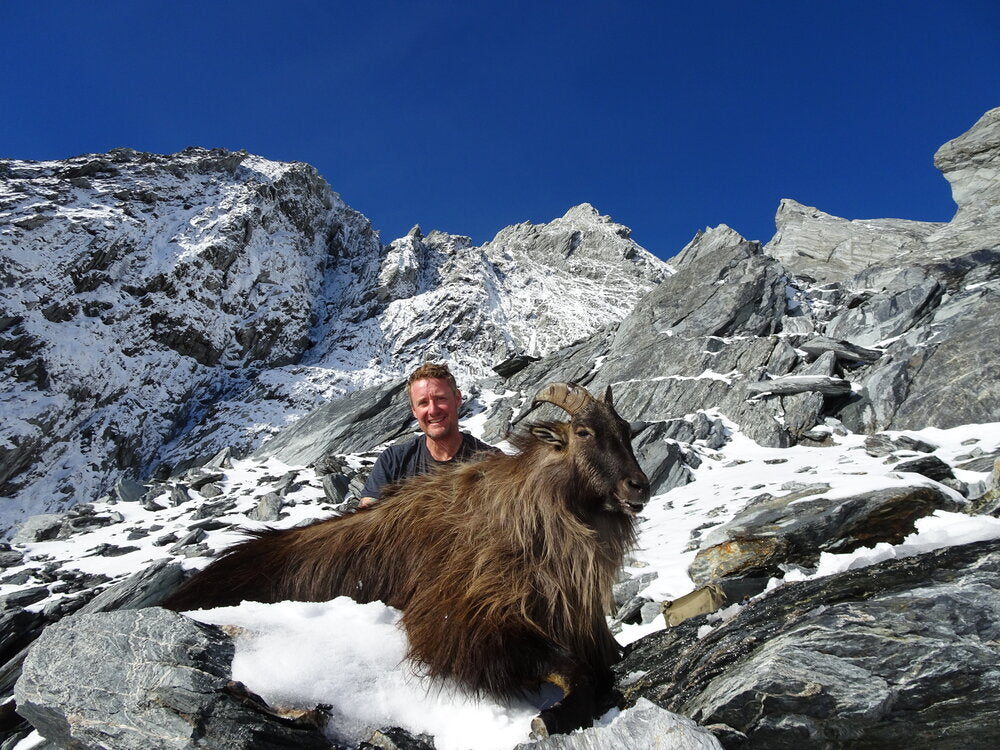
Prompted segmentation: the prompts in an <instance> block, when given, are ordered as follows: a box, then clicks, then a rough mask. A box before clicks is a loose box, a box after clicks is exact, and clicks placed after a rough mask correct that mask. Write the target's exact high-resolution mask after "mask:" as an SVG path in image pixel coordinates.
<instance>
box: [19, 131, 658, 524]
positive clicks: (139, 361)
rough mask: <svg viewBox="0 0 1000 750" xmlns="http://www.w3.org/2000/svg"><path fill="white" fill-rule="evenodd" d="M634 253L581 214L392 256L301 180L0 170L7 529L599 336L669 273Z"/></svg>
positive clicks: (99, 164)
mask: <svg viewBox="0 0 1000 750" xmlns="http://www.w3.org/2000/svg"><path fill="white" fill-rule="evenodd" d="M628 234H629V232H628V230H627V228H625V227H623V226H621V225H619V224H615V223H613V222H612V221H611V220H610V219H609V218H608V217H604V216H600V215H598V213H597V211H596V210H594V209H593V208H592V207H590V206H588V205H583V206H578V207H576V208H574V209H571V210H570V211H569V212H567V214H566V216H564V217H562V218H560V219H557V220H555V221H554V222H552V223H551V224H547V225H540V226H535V225H530V224H522V225H518V226H517V227H511V228H509V229H507V230H504V231H502V232H501V233H500V234H498V236H497V238H496V239H494V240H493V242H492V243H488V244H487V245H485V246H483V247H482V248H475V247H471V242H470V241H469V240H468V238H463V237H457V236H454V235H447V234H444V233H441V232H431V233H430V234H429V235H427V236H426V237H425V236H423V235H422V234H421V233H420V231H419V229H418V228H415V231H413V232H411V233H410V234H409V235H408V236H407V237H405V238H402V239H400V240H397V241H396V242H394V243H391V244H390V245H389V246H387V247H383V246H382V245H381V244H380V243H379V240H378V236H377V233H376V232H375V231H374V230H373V229H372V227H371V225H370V223H369V222H368V220H367V219H366V218H365V217H364V216H362V215H361V214H359V213H357V212H356V211H353V210H352V209H350V208H349V207H348V206H347V205H346V204H344V202H343V201H342V200H341V199H340V197H339V196H338V195H337V194H336V193H334V192H333V191H332V190H331V189H330V187H329V185H327V184H326V182H324V181H323V180H322V178H320V177H319V175H318V174H317V173H316V171H315V170H314V169H313V168H312V167H309V166H308V165H305V164H298V163H296V164H284V163H278V162H271V161H267V160H265V159H262V158H260V157H256V156H252V155H248V154H246V153H244V152H236V153H234V152H229V151H224V150H221V149H216V150H212V151H208V150H205V149H194V148H193V149H187V150H185V151H183V152H180V153H178V154H174V155H172V156H160V155H156V154H145V153H138V152H135V151H132V150H129V149H116V150H115V151H112V152H110V153H108V154H91V155H87V156H81V157H77V158H75V159H69V160H66V161H52V162H39V163H36V162H21V161H12V160H4V161H0V280H2V282H3V283H2V284H0V374H2V375H3V381H4V383H5V394H6V396H7V397H8V403H10V404H12V405H14V406H12V407H11V409H9V410H7V412H5V419H4V421H3V426H2V427H0V430H2V433H0V494H2V495H3V497H4V498H9V501H5V503H4V509H3V512H2V514H0V528H2V529H6V528H9V526H10V525H11V523H12V522H13V521H14V520H15V519H16V520H21V519H22V518H23V516H24V515H26V514H28V513H29V512H31V513H37V512H39V511H40V510H53V511H58V510H61V509H63V508H65V507H66V506H68V505H70V504H72V503H74V502H80V501H87V500H93V499H95V498H97V497H99V496H100V495H101V494H102V493H104V492H108V491H110V490H111V488H112V487H113V486H114V485H115V484H116V483H118V482H119V481H120V480H125V481H132V480H136V479H137V480H140V481H141V480H144V479H146V478H147V477H148V476H149V475H150V474H151V473H153V472H154V471H155V470H157V469H159V471H161V472H166V473H169V472H171V471H177V470H179V469H184V468H187V467H188V466H190V465H191V464H192V463H197V462H198V461H201V460H205V459H207V458H208V457H209V456H211V455H213V454H215V453H217V452H218V451H219V450H220V449H222V448H225V447H227V446H228V447H229V448H231V449H234V450H237V451H241V452H245V451H248V450H250V449H253V448H255V447H257V446H258V445H259V444H260V442H261V441H262V440H263V439H264V438H265V437H267V436H269V435H270V434H272V433H273V432H275V431H276V430H277V429H278V428H280V427H281V426H284V424H285V423H286V422H288V421H291V420H293V419H294V418H296V417H298V416H301V415H302V414H305V413H306V412H308V411H310V410H311V409H313V408H314V407H316V406H318V405H319V404H321V403H324V402H325V401H328V400H330V399H331V398H333V397H336V396H342V395H344V394H345V393H347V392H350V391H353V390H355V389H358V388H362V387H370V386H375V385H380V384H382V383H384V382H387V381H389V380H392V379H393V378H395V377H398V376H399V375H401V374H402V373H405V372H406V371H408V370H409V369H411V368H412V367H413V366H414V365H415V364H417V363H419V362H422V361H425V360H430V359H442V358H443V359H449V360H451V361H452V362H453V364H454V367H455V370H456V372H457V373H458V374H459V375H460V376H462V377H463V378H466V379H470V378H472V377H478V376H481V375H483V374H486V373H488V372H489V368H490V367H491V366H492V365H494V364H497V363H498V362H500V361H502V360H504V359H506V358H508V357H509V356H511V355H513V354H523V353H525V352H529V353H530V352H543V353H545V352H549V351H551V350H553V349H555V348H558V347H560V346H563V345H565V344H566V343H569V342H570V341H572V340H575V339H577V338H580V337H583V336H586V335H588V334H590V333H593V332H594V331H595V330H597V329H598V328H600V327H602V326H604V325H605V324H607V323H608V322H609V321H610V320H613V319H615V318H616V317H618V316H620V314H621V311H622V310H623V309H628V308H630V307H631V306H632V305H634V304H635V302H636V301H637V300H638V298H639V297H640V296H641V295H642V293H643V292H645V291H646V290H648V289H649V288H651V287H652V286H654V285H655V284H656V283H658V282H659V280H660V279H661V278H662V277H663V276H664V275H665V273H666V272H667V270H666V266H665V264H663V263H662V262H660V261H658V260H656V259H655V258H654V257H653V256H651V255H650V254H649V253H647V252H646V251H645V250H643V249H642V248H640V247H639V246H638V245H636V244H635V243H634V242H633V241H632V240H630V239H629V238H628ZM81 352H85V355H84V356H81ZM37 498H45V499H46V500H45V505H44V507H39V506H38V501H37Z"/></svg>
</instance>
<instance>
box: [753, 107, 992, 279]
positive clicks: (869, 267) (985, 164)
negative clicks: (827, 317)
mask: <svg viewBox="0 0 1000 750" xmlns="http://www.w3.org/2000/svg"><path fill="white" fill-rule="evenodd" d="M934 165H935V166H936V167H937V168H938V169H939V170H941V172H942V174H943V175H944V177H945V178H946V179H947V180H948V182H949V183H951V189H952V196H953V197H954V199H955V203H956V204H957V205H958V211H957V212H956V213H955V216H954V217H953V218H952V219H951V221H949V222H947V223H943V224H942V223H939V222H927V221H908V220H904V219H854V220H848V219H841V218H838V217H835V216H831V215H830V214H827V213H825V212H823V211H821V210H819V209H818V208H814V207H811V206H804V205H802V204H801V203H798V202H796V201H794V200H790V199H786V200H783V201H782V202H781V205H780V206H779V208H778V212H777V215H776V216H775V224H776V226H777V232H776V233H775V235H774V237H773V238H772V239H771V241H770V242H769V243H768V244H767V246H766V247H765V251H766V252H767V253H768V254H769V255H771V256H772V257H774V258H777V259H778V260H780V261H781V262H782V263H784V264H785V266H786V267H787V268H788V269H789V270H790V271H791V272H793V273H797V274H803V275H805V276H809V277H811V278H813V279H816V280H818V281H828V282H843V281H848V280H849V279H851V278H852V277H855V276H857V275H858V274H861V273H864V274H865V275H866V280H865V283H870V282H871V280H872V278H874V277H875V276H879V275H882V276H885V275H890V276H891V275H893V274H894V271H893V269H894V268H897V267H899V266H902V265H907V264H923V263H929V262H932V261H934V260H942V259H948V258H957V257H959V256H961V255H964V254H966V253H967V252H968V251H969V248H970V247H973V246H978V247H979V248H991V247H996V246H997V245H998V244H1000V187H998V186H1000V107H998V108H996V109H991V110H990V111H988V112H986V113H985V114H984V115H983V116H982V117H981V118H979V120H978V121H977V122H976V124H975V125H973V126H972V127H971V128H970V129H969V130H968V131H967V132H965V133H963V134H962V135H960V136H959V137H957V138H955V139H953V140H951V141H948V143H946V144H944V145H943V146H941V148H939V149H938V151H937V153H936V154H935V156H934Z"/></svg>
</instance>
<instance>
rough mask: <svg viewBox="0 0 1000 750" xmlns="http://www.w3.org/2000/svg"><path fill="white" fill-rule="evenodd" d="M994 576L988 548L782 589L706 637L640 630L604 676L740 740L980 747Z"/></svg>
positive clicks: (988, 712)
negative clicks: (613, 675) (626, 679)
mask: <svg viewBox="0 0 1000 750" xmlns="http://www.w3.org/2000/svg"><path fill="white" fill-rule="evenodd" d="M998 574H1000V543H997V542H989V543H980V544H973V545H966V546H961V547H953V548H950V549H948V550H943V551H940V552H935V553H930V554H926V555H921V556H919V557H915V558H909V559H905V560H893V561H888V562H885V563H880V564H879V565H876V566H873V567H870V568H865V569H863V570H858V571H851V572H848V573H843V574H840V575H837V576H832V577H829V578H824V579H819V580H817V581H807V582H803V583H798V584H787V585H785V586H784V587H782V588H780V589H778V590H777V591H775V592H772V593H771V594H770V595H768V596H767V597H765V598H763V599H761V600H759V601H753V602H751V603H749V604H747V605H745V606H744V607H743V608H742V609H741V611H740V612H739V614H737V615H736V616H735V617H733V618H732V619H730V620H728V621H726V622H724V623H723V624H721V625H718V626H717V627H715V628H713V629H712V630H711V632H709V633H707V634H704V633H703V632H699V628H700V627H701V626H703V625H704V617H703V618H700V619H699V620H694V621H688V622H686V623H682V624H681V625H680V626H678V627H676V628H671V629H669V630H666V631H663V632H661V633H657V634H655V635H653V636H649V637H648V638H646V639H644V640H643V641H641V642H639V643H638V644H637V645H636V647H635V648H633V649H632V651H631V653H629V654H628V655H627V656H626V658H625V659H624V660H623V661H622V662H621V663H620V664H619V665H618V666H617V667H616V671H617V672H618V673H619V674H621V675H628V674H635V673H643V675H642V676H641V677H640V678H639V679H638V680H637V681H636V682H634V683H633V684H632V685H630V686H628V687H627V689H626V690H627V695H628V697H629V699H630V700H636V699H637V698H639V697H640V696H641V697H645V698H647V699H649V700H651V701H653V702H654V703H656V704H658V705H660V706H662V707H663V708H666V709H667V710H669V711H674V712H677V713H680V714H683V715H685V716H689V717H691V718H693V719H695V720H696V721H698V722H699V723H700V724H702V725H720V724H721V725H725V726H727V727H729V728H730V729H731V730H735V732H734V733H733V734H734V735H736V736H738V735H739V734H742V735H744V736H745V737H746V738H748V740H749V746H751V747H767V748H798V747H802V746H803V745H807V746H810V747H852V748H869V747H870V748H877V747H888V746H891V745H893V744H894V743H898V741H899V738H900V737H903V736H905V737H906V742H907V744H908V745H910V746H913V747H941V748H947V747H956V748H957V747H963V748H986V747H991V746H992V743H993V742H995V740H996V726H995V723H994V721H993V717H994V715H995V713H996V711H997V710H1000V697H998V696H1000V692H998V687H1000V647H998V646H997V635H998V632H997V623H998V622H1000V620H998V615H1000V597H997V581H998V580H1000V576H998ZM744 742H746V740H744ZM734 746H739V743H735V744H734Z"/></svg>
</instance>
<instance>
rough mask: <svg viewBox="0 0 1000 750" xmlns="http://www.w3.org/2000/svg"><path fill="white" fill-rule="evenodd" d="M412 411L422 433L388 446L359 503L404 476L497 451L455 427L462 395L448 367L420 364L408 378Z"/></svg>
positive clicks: (369, 502)
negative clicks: (484, 452)
mask: <svg viewBox="0 0 1000 750" xmlns="http://www.w3.org/2000/svg"><path fill="white" fill-rule="evenodd" d="M406 394H407V396H409V398H410V410H411V411H412V412H413V416H414V418H415V419H416V420H417V426H419V427H420V430H421V432H423V435H420V436H418V437H417V438H415V439H413V440H411V441H409V442H407V443H401V444H399V445H393V446H390V447H389V448H386V449H385V450H384V451H383V452H382V455H381V456H379V457H378V460H377V461H376V462H375V466H374V467H372V472H371V474H369V475H368V481H366V482H365V486H364V489H362V491H361V495H362V497H361V503H360V507H362V508H365V507H367V506H369V505H372V504H373V503H375V502H377V501H378V500H379V499H381V494H382V490H383V488H385V487H386V486H387V485H389V484H392V483H394V482H399V481H401V480H403V479H406V478H407V477H412V476H415V475H417V474H425V473H427V472H428V471H430V470H431V469H432V468H433V467H434V466H436V465H438V464H443V463H447V462H448V461H465V460H468V459H470V458H472V457H473V456H475V455H476V454H477V453H481V452H483V451H496V450H497V449H496V448H493V447H491V446H489V445H487V444H486V443H484V442H482V441H480V440H477V439H476V438H474V437H473V436H472V435H469V434H467V433H464V432H461V431H460V430H459V429H458V411H459V408H460V407H461V406H462V394H461V392H459V390H458V384H457V383H456V382H455V376H454V375H452V374H451V371H449V370H448V366H447V365H438V364H431V363H428V364H424V365H421V366H420V367H418V368H417V369H416V370H414V371H413V372H412V373H411V374H410V377H409V378H408V379H407V382H406Z"/></svg>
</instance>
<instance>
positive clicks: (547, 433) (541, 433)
mask: <svg viewBox="0 0 1000 750" xmlns="http://www.w3.org/2000/svg"><path fill="white" fill-rule="evenodd" d="M531 434H532V435H534V436H535V437H536V438H538V439H539V440H541V441H542V442H543V443H548V444H549V445H553V446H555V447H556V448H565V447H566V436H565V434H564V433H563V431H562V429H561V428H559V427H556V426H553V425H547V424H536V425H532V426H531Z"/></svg>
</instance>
